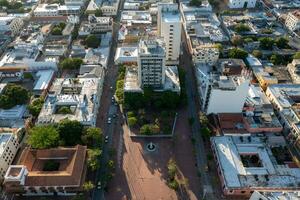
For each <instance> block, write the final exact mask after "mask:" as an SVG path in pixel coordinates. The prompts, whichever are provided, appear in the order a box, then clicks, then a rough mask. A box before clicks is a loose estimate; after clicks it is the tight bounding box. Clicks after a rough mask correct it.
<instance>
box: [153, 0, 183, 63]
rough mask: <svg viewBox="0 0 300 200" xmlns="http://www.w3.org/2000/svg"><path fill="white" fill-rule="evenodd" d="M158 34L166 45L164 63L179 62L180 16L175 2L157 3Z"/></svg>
mask: <svg viewBox="0 0 300 200" xmlns="http://www.w3.org/2000/svg"><path fill="white" fill-rule="evenodd" d="M157 18H158V19H157V26H158V34H159V36H160V37H162V38H163V39H164V42H165V45H166V64H167V65H177V64H179V54H180V46H181V26H182V22H181V16H180V13H179V9H178V4H177V3H160V4H158V13H157Z"/></svg>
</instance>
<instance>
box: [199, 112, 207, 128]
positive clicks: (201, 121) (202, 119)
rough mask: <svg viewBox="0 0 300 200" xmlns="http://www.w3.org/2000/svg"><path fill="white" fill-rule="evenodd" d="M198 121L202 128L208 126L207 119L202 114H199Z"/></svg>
mask: <svg viewBox="0 0 300 200" xmlns="http://www.w3.org/2000/svg"><path fill="white" fill-rule="evenodd" d="M199 121H200V124H201V125H202V126H207V125H208V118H207V116H206V115H205V113H204V112H199Z"/></svg>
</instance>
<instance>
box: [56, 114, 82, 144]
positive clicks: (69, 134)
mask: <svg viewBox="0 0 300 200" xmlns="http://www.w3.org/2000/svg"><path fill="white" fill-rule="evenodd" d="M57 130H58V132H59V135H60V139H61V140H62V141H63V142H64V145H66V146H74V145H76V144H80V143H81V136H82V132H83V125H82V124H81V123H80V122H79V121H76V120H69V119H63V120H61V121H60V122H59V123H58V126H57Z"/></svg>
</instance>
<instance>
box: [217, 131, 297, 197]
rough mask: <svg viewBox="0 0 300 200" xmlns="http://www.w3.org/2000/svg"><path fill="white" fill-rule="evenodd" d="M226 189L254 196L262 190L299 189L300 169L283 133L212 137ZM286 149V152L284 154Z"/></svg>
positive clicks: (230, 193) (288, 190) (233, 194)
mask: <svg viewBox="0 0 300 200" xmlns="http://www.w3.org/2000/svg"><path fill="white" fill-rule="evenodd" d="M211 147H212V150H213V153H214V157H215V161H216V162H217V171H218V175H219V178H220V181H221V186H222V190H223V193H224V194H225V195H226V196H228V197H232V198H234V196H239V197H241V196H243V197H248V198H249V197H250V196H251V194H252V193H253V192H254V191H258V192H293V191H299V189H300V186H299V181H300V169H299V168H298V167H295V166H294V163H293V161H292V160H291V156H290V154H289V153H288V151H287V150H286V144H285V140H284V138H283V137H282V136H275V135H269V136H264V137H257V136H250V135H247V134H246V135H245V134H240V135H232V136H220V137H212V138H211ZM283 151H284V152H285V151H286V152H285V156H284V157H281V156H280V155H281V154H282V153H283Z"/></svg>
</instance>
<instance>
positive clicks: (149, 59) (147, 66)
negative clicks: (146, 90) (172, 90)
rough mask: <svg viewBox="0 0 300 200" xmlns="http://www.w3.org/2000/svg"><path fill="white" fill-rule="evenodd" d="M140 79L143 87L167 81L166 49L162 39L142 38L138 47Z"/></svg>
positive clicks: (155, 85)
mask: <svg viewBox="0 0 300 200" xmlns="http://www.w3.org/2000/svg"><path fill="white" fill-rule="evenodd" d="M138 81H139V85H140V87H141V88H143V87H152V88H161V87H162V86H163V85H164V83H165V49H164V42H163V41H162V40H160V39H146V40H141V41H140V43H139V47H138Z"/></svg>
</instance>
